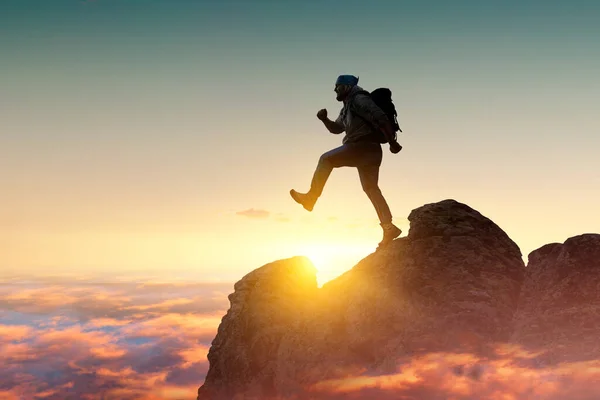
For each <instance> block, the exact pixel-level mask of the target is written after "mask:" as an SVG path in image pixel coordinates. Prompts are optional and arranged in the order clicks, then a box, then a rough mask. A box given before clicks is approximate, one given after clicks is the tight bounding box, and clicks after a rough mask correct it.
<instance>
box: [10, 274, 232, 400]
mask: <svg viewBox="0 0 600 400" xmlns="http://www.w3.org/2000/svg"><path fill="white" fill-rule="evenodd" d="M231 289H232V286H231V285H230V284H221V283H217V284H210V283H189V284H187V283H167V282H156V281H155V282H139V281H138V282H135V281H131V282H118V281H114V282H107V281H97V280H81V279H77V280H74V279H66V278H48V279H37V280H33V281H32V280H22V279H21V280H20V279H11V280H10V281H4V282H2V283H0V310H1V311H0V365H2V366H3V367H2V368H1V369H0V399H3V400H4V399H7V400H8V399H10V400H12V399H15V400H16V399H25V398H27V399H29V398H31V399H33V398H38V399H61V400H64V399H90V400H91V399H100V398H103V399H122V400H128V399H184V398H185V399H189V398H195V395H196V391H197V389H198V387H199V386H200V385H201V384H202V382H203V381H204V376H205V374H206V371H207V370H208V362H207V359H206V354H207V352H208V348H209V346H210V342H211V340H212V338H213V337H214V336H215V333H216V329H217V327H218V324H219V323H220V320H221V317H222V316H223V315H224V314H225V312H226V309H227V307H228V302H227V294H229V293H230V292H231ZM103 396H104V397H103Z"/></svg>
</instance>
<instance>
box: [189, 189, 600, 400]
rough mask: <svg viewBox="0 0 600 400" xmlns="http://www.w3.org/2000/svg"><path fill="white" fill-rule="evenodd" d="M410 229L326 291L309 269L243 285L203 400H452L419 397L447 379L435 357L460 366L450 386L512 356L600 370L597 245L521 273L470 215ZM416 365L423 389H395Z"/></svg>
mask: <svg viewBox="0 0 600 400" xmlns="http://www.w3.org/2000/svg"><path fill="white" fill-rule="evenodd" d="M409 221H410V231H409V233H408V236H407V237H403V238H400V239H397V240H395V241H394V242H393V243H392V244H391V245H390V246H388V247H387V248H385V249H383V250H379V251H377V252H375V253H373V254H371V255H369V256H368V257H366V258H365V259H363V260H362V261H361V262H359V263H358V264H357V265H356V266H355V267H354V268H352V269H351V270H350V271H348V272H346V273H345V274H343V275H342V276H340V277H338V278H337V279H335V280H333V281H331V282H328V283H327V284H325V285H324V286H323V287H322V288H317V283H316V277H315V272H316V271H315V269H314V267H313V266H312V265H311V263H310V261H309V260H307V259H306V258H303V257H297V258H292V259H288V260H281V261H277V262H274V263H271V264H268V265H265V266H263V267H261V268H259V269H257V270H255V271H253V272H251V273H250V274H248V275H247V276H245V277H244V278H242V279H241V280H240V281H239V282H238V283H237V284H236V285H235V292H234V293H233V294H231V295H230V296H229V299H230V302H231V307H230V309H229V311H228V312H227V315H226V316H225V317H224V318H223V320H222V323H221V325H220V327H219V330H218V333H217V335H216V337H215V339H214V341H213V343H212V347H211V349H210V352H209V354H208V359H209V362H210V369H209V371H208V374H207V376H206V379H205V382H204V384H203V385H202V387H200V389H199V391H198V399H199V400H221V399H267V398H278V399H282V398H286V399H288V398H289V399H292V398H295V399H301V398H319V397H318V392H319V390H321V391H322V390H323V388H325V389H327V388H330V389H331V387H333V386H331V385H334V386H335V388H337V389H336V390H337V391H336V393H337V394H338V396H339V395H340V393H342V392H344V390H346V391H348V390H350V391H352V388H355V389H356V388H358V387H360V388H361V389H360V390H362V391H363V392H364V390H371V391H373V390H379V391H380V392H377V393H374V392H369V393H370V394H369V395H367V396H366V397H365V398H369V397H370V396H371V397H372V396H375V397H379V398H384V397H383V395H382V392H381V390H384V389H382V388H384V387H385V385H386V383H385V382H388V383H387V385H388V386H389V385H392V384H391V383H390V382H392V381H393V382H395V383H394V384H393V385H392V386H393V388H395V389H394V390H396V389H397V388H398V387H399V386H398V385H400V386H402V385H403V386H402V387H403V388H404V389H406V390H408V389H407V388H410V390H412V391H413V392H411V393H413V395H414V396H417V397H406V398H434V397H435V396H442V397H440V398H447V397H443V396H444V395H443V394H440V393H438V392H435V393H434V392H427V393H425V392H423V390H424V389H423V387H424V386H423V385H421V388H420V389H418V385H417V384H416V383H415V382H418V381H422V380H423V379H422V377H423V376H425V375H424V374H431V371H433V370H436V371H438V372H437V373H436V374H437V375H436V378H435V379H441V378H439V376H440V374H441V372H440V371H441V370H440V368H441V367H440V365H441V364H444V363H445V362H446V361H447V359H444V360H445V361H444V362H443V363H442V362H441V361H439V360H438V361H436V362H432V361H431V359H429V358H427V357H431V356H432V355H435V354H454V355H455V357H462V358H461V360H463V361H462V362H459V363H458V364H456V363H455V364H456V365H454V366H453V367H452V368H451V369H450V371H451V373H452V374H453V376H461V377H462V376H465V375H468V376H470V377H471V378H470V379H475V378H476V380H477V379H479V376H480V375H481V370H479V369H477V368H475V369H473V368H471V369H470V370H469V371H465V370H464V364H465V363H466V361H465V360H467V361H468V360H470V361H471V366H473V365H475V366H477V365H476V364H478V363H479V364H481V363H482V362H484V361H486V362H488V364H489V365H495V367H497V368H500V366H501V365H504V364H501V363H500V364H498V363H499V362H500V361H498V360H497V358H498V355H499V351H498V349H499V348H500V347H499V346H502V345H506V344H511V343H513V344H520V345H523V346H525V347H527V348H531V349H532V351H537V352H538V353H539V354H538V355H539V357H537V356H536V357H537V358H535V361H536V362H538V363H546V364H548V363H550V364H551V363H554V364H556V363H559V362H561V361H562V360H569V361H577V360H582V359H587V360H593V359H599V358H600V350H599V349H600V346H598V345H597V340H596V338H597V337H598V335H599V334H600V317H599V311H600V295H599V293H600V292H599V289H600V279H599V278H600V264H599V263H600V235H583V236H580V237H576V238H572V239H570V240H568V241H567V242H565V243H564V244H562V245H561V244H552V245H548V246H545V247H543V248H541V249H539V250H537V251H535V252H533V253H532V254H531V255H530V257H529V260H530V262H529V267H528V268H526V267H525V265H524V263H523V260H522V255H521V252H520V250H519V248H518V246H517V245H516V244H515V243H514V242H513V241H512V240H511V239H510V238H509V237H508V236H507V235H506V233H505V232H504V231H503V230H502V229H500V228H499V227H498V226H497V225H496V224H495V223H494V222H493V221H491V220H490V219H488V218H486V217H485V216H483V215H482V214H480V213H479V212H477V211H476V210H474V209H472V208H470V207H469V206H467V205H465V204H462V203H459V202H456V201H454V200H445V201H442V202H439V203H433V204H427V205H424V206H422V207H420V208H418V209H415V210H413V211H412V212H411V214H410V215H409ZM546 350H548V351H546ZM504 354H505V353H504ZM465 357H467V358H465ZM532 357H533V356H528V357H525V358H526V359H528V360H531V359H532ZM414 360H428V361H427V363H426V365H425V364H422V365H421V372H419V374H420V375H419V374H417V372H415V371H413V372H411V373H410V374H409V375H411V374H412V375H411V376H412V378H411V377H410V376H408V375H407V372H406V369H405V371H404V372H403V373H402V375H399V372H398V371H399V365H406V363H407V362H408V363H410V362H413V361H414ZM474 360H478V361H477V362H475V361H474ZM403 363H404V364H403ZM494 363H496V364H494ZM446 364H447V363H446ZM446 364H444V365H446ZM423 371H425V372H423ZM427 371H428V372H427ZM444 371H446V372H447V371H448V368H445V369H444ZM446 372H444V373H446ZM350 377H353V378H355V379H354V380H349V378H350ZM373 377H379V378H373ZM381 377H386V379H387V380H384V381H381ZM358 378H360V379H359V380H357V379H358ZM373 379H375V380H373ZM377 379H379V380H377ZM411 379H412V380H411ZM399 380H400V381H399ZM336 382H337V383H336ZM398 382H400V383H398ZM402 382H404V383H402ZM411 382H412V383H411ZM352 385H354V386H352ZM357 385H358V386H357ZM361 385H362V386H361ZM392 386H389V388H391V387H392ZM441 386H443V384H442V383H440V384H439V385H437V387H436V389H435V390H440V387H441ZM456 387H458V386H456V385H454V386H452V390H459V389H460V387H459V389H456ZM465 387H466V386H465ZM340 388H342V389H340ZM344 388H345V389H344ZM348 388H350V389H348ZM404 389H403V390H404ZM417 389H418V390H420V391H419V392H418V393H420V394H419V395H416V394H415V393H416V392H414V390H417ZM430 389H431V388H430ZM356 390H358V389H356ZM390 390H391V389H390ZM431 390H433V389H431ZM448 390H450V389H448ZM460 390H463V392H464V391H465V390H467V389H465V388H464V387H463V388H462V389H460ZM460 390H459V391H460ZM473 390H475V389H474V388H472V387H470V386H469V389H468V390H467V392H468V393H470V394H473V393H474V392H473ZM363 392H361V393H363ZM365 393H366V392H365ZM395 393H399V392H398V391H397V390H396V392H395ZM406 393H408V392H406V391H405V394H406ZM447 393H448V392H446V396H447ZM363 394H364V393H363ZM463 394H464V393H463ZM529 395H531V393H529ZM419 396H421V397H419ZM477 396H480V397H481V396H487V395H484V394H481V395H479V394H478V395H477ZM324 398H334V397H333V395H332V394H331V393H329V394H328V395H327V396H325V397H324ZM337 398H340V397H337ZM348 398H350V397H348ZM352 398H356V397H352ZM390 398H392V397H390ZM457 398H461V397H457ZM462 398H471V397H462ZM474 398H477V397H474ZM516 398H518V397H516ZM524 398H525V397H524Z"/></svg>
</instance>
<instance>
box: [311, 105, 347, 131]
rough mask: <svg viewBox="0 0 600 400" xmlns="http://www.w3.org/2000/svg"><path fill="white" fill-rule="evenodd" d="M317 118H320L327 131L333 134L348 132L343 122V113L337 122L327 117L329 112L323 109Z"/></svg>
mask: <svg viewBox="0 0 600 400" xmlns="http://www.w3.org/2000/svg"><path fill="white" fill-rule="evenodd" d="M317 118H319V119H320V120H321V121H322V122H323V124H324V125H325V127H326V128H327V130H328V131H329V132H331V133H334V134H336V135H337V134H338V133H342V132H344V131H345V130H346V128H345V127H344V124H343V123H342V121H341V118H342V117H341V112H340V115H339V116H338V117H337V119H336V120H335V121H332V120H330V119H329V118H328V117H327V110H326V109H322V110H319V112H318V113H317Z"/></svg>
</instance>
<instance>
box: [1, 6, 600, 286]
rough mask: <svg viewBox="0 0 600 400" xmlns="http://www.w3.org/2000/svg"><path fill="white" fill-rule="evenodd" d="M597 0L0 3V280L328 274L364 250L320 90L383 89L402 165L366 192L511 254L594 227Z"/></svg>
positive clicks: (365, 235)
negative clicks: (321, 180)
mask: <svg viewBox="0 0 600 400" xmlns="http://www.w3.org/2000/svg"><path fill="white" fill-rule="evenodd" d="M598 21H600V3H598V2H597V1H592V0H589V1H584V0H572V1H554V0H547V1H529V0H506V1H481V0H473V1H462V0H459V1H452V2H450V1H445V0H429V1H417V0H414V1H400V0H394V1H381V0H372V1H370V2H365V1H362V0H361V1H357V0H344V1H334V0H324V1H292V0H290V1H231V0H220V1H216V0H215V1H208V0H198V1H183V0H169V1H166V0H163V1H153V0H143V1H142V0H128V1H123V0H96V1H92V0H90V1H76V0H72V1H67V0H52V1H30V0H3V1H2V2H0V56H1V57H0V59H1V61H0V65H1V70H2V74H0V120H1V121H2V128H1V133H0V199H1V200H2V203H1V204H2V207H0V271H1V273H2V274H1V275H5V274H6V275H14V274H17V273H18V274H21V273H30V274H47V273H73V274H84V275H97V274H103V275H108V276H115V275H118V274H131V275H160V276H169V277H189V278H193V279H195V280H203V281H232V280H237V279H239V278H241V277H242V276H243V275H244V274H246V273H247V272H249V271H251V270H252V269H255V268H257V267H260V266H261V265H263V264H266V263H268V262H271V261H274V260H276V259H280V258H287V257H291V256H295V255H307V256H309V257H311V258H312V259H313V261H314V262H315V264H316V266H317V268H318V269H319V270H320V279H321V281H323V280H325V279H329V278H331V277H333V276H335V275H337V274H339V273H341V272H343V270H345V269H349V268H351V267H352V266H353V265H354V264H355V263H356V262H357V261H358V260H360V259H361V258H362V257H364V256H366V255H368V254H369V253H370V252H372V251H374V249H375V247H376V246H377V243H378V241H379V240H380V239H381V237H380V236H381V232H380V227H379V225H378V220H377V217H376V214H375V211H374V209H373V208H372V206H371V204H370V202H369V200H368V199H367V197H366V195H365V194H364V193H363V192H362V189H361V187H360V183H359V181H358V175H357V172H356V170H353V169H349V168H346V169H338V170H335V171H334V172H333V174H332V175H331V178H330V181H329V182H328V185H327V187H326V188H325V191H324V194H323V196H322V198H321V199H320V201H319V203H317V205H316V207H315V209H314V211H313V212H312V213H307V212H306V211H305V210H303V209H302V208H301V207H300V206H299V205H298V204H296V203H294V202H293V201H292V200H291V198H290V197H289V194H288V192H289V190H290V189H291V188H295V189H297V190H299V191H306V190H307V189H308V187H309V183H310V178H311V176H312V173H313V171H314V168H315V166H316V162H317V160H318V158H319V156H320V155H321V154H322V153H323V152H325V151H327V150H329V149H331V148H334V147H337V146H338V145H339V144H340V143H341V138H342V137H341V136H336V135H331V134H329V133H328V132H327V131H326V130H325V128H324V127H323V126H322V124H321V123H320V122H319V121H318V120H317V119H316V117H315V114H316V112H317V111H318V110H319V109H320V108H327V109H328V110H329V113H330V114H333V115H336V114H337V113H338V111H339V109H340V106H341V104H340V103H338V102H336V100H335V94H334V92H333V84H334V81H335V78H336V77H337V75H339V74H354V75H357V76H359V77H360V82H359V83H360V85H361V86H363V87H364V88H365V89H367V90H372V89H374V88H377V87H381V86H385V87H389V88H391V89H392V91H393V99H394V102H395V104H396V107H397V109H398V110H399V114H400V118H399V119H400V125H401V127H402V129H403V131H404V133H402V134H400V136H399V141H400V143H401V144H402V145H403V147H404V149H403V150H402V152H400V153H399V154H398V155H393V154H391V153H390V152H389V150H388V149H387V147H385V148H384V150H385V151H384V162H383V166H382V171H381V175H380V186H381V189H382V191H383V193H384V195H385V196H386V198H387V199H388V202H389V204H390V206H391V209H392V212H393V214H394V217H395V222H396V223H397V225H399V226H400V227H401V228H402V229H403V230H404V231H405V234H406V232H408V227H409V226H408V220H407V219H406V218H407V216H408V214H409V213H410V211H411V210H412V209H414V208H417V207H419V206H421V205H423V204H425V203H431V202H436V201H440V200H443V199H447V198H453V199H456V200H458V201H460V202H463V203H466V204H468V205H470V206H471V207H473V208H475V209H476V210H478V211H480V212H481V213H482V214H484V215H485V216H487V217H489V218H491V219H492V220H493V221H494V222H496V223H497V224H498V225H499V226H500V227H501V228H502V229H504V230H505V231H506V233H507V234H508V235H509V236H510V237H511V238H512V239H513V240H514V241H515V242H516V243H517V244H518V245H519V247H520V248H521V250H522V252H523V254H524V256H526V255H527V254H528V253H529V252H530V251H532V250H534V249H536V248H538V247H540V246H542V245H544V244H546V243H549V242H563V241H564V240H565V239H567V238H568V237H571V236H574V235H578V234H581V233H586V232H599V231H600V212H599V206H598V204H600V157H599V156H598V151H599V150H598V149H599V148H600V120H599V119H598V116H597V114H598V107H599V99H600V78H599V71H600V45H599V44H598V40H599V39H598V38H600V23H598Z"/></svg>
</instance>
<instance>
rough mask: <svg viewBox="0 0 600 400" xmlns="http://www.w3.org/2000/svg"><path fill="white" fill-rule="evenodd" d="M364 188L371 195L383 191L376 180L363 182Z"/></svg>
mask: <svg viewBox="0 0 600 400" xmlns="http://www.w3.org/2000/svg"><path fill="white" fill-rule="evenodd" d="M362 188H363V190H364V191H365V193H366V194H367V195H368V196H369V197H370V196H372V195H375V194H380V193H381V190H380V189H379V186H378V185H377V183H375V182H362Z"/></svg>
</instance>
